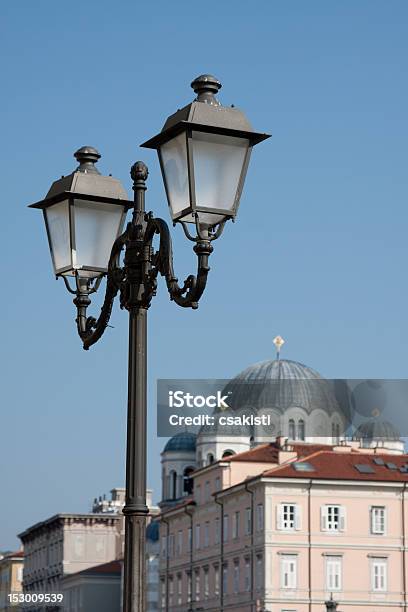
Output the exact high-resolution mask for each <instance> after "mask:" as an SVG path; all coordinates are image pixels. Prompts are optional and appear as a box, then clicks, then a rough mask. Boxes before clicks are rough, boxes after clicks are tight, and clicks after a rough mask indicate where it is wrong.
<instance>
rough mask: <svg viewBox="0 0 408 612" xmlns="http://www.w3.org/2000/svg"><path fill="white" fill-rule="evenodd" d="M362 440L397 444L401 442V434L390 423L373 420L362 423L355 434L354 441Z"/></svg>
mask: <svg viewBox="0 0 408 612" xmlns="http://www.w3.org/2000/svg"><path fill="white" fill-rule="evenodd" d="M361 439H363V440H386V441H389V442H391V441H392V442H395V441H399V440H400V434H399V432H398V431H397V429H396V428H395V427H394V425H392V424H391V423H389V422H388V421H377V420H372V421H367V423H362V424H361V425H360V426H359V427H358V428H357V429H356V431H355V432H354V435H353V440H361Z"/></svg>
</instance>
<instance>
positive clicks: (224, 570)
mask: <svg viewBox="0 0 408 612" xmlns="http://www.w3.org/2000/svg"><path fill="white" fill-rule="evenodd" d="M222 591H223V593H224V595H225V594H226V593H228V565H227V564H226V563H224V565H223V566H222Z"/></svg>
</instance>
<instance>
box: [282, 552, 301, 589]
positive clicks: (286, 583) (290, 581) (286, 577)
mask: <svg viewBox="0 0 408 612" xmlns="http://www.w3.org/2000/svg"><path fill="white" fill-rule="evenodd" d="M296 585H297V557H296V555H282V557H281V587H282V589H296Z"/></svg>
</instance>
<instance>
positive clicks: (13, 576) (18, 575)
mask: <svg viewBox="0 0 408 612" xmlns="http://www.w3.org/2000/svg"><path fill="white" fill-rule="evenodd" d="M23 566H24V560H23V558H22V557H12V556H6V557H4V558H3V559H0V611H1V612H5V611H6V610H12V609H15V608H16V605H12V604H10V602H9V600H8V597H7V595H8V594H9V593H20V592H21V591H22V590H23V586H22V584H23Z"/></svg>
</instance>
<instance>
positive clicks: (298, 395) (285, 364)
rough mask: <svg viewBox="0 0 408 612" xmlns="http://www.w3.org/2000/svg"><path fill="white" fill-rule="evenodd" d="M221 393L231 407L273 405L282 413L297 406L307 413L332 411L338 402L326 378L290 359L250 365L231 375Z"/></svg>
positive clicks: (263, 407) (266, 406)
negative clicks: (231, 377) (316, 410)
mask: <svg viewBox="0 0 408 612" xmlns="http://www.w3.org/2000/svg"><path fill="white" fill-rule="evenodd" d="M223 393H224V394H225V393H228V394H229V395H230V398H229V405H230V406H231V408H233V409H234V410H240V409H244V408H255V409H256V410H262V409H265V408H276V409H278V410H279V411H281V412H283V411H284V410H286V409H288V408H291V407H295V406H296V407H299V408H303V409H305V410H306V411H307V412H308V413H310V412H311V411H312V410H314V409H322V410H324V411H325V412H326V413H329V414H332V413H333V412H338V411H339V404H338V402H337V400H336V396H335V394H334V391H333V389H332V387H331V384H330V382H329V381H326V380H325V379H324V378H322V376H320V374H319V373H318V372H316V371H315V370H313V369H312V368H309V367H308V366H305V365H303V364H302V363H298V362H297V361H291V360H289V359H280V360H277V359H276V360H269V361H262V362H260V363H255V364H254V365H251V366H249V367H248V368H246V370H244V371H243V372H241V373H240V374H238V376H236V377H235V378H233V379H232V380H231V381H230V382H229V383H228V384H227V386H226V387H225V389H224V391H223Z"/></svg>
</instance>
